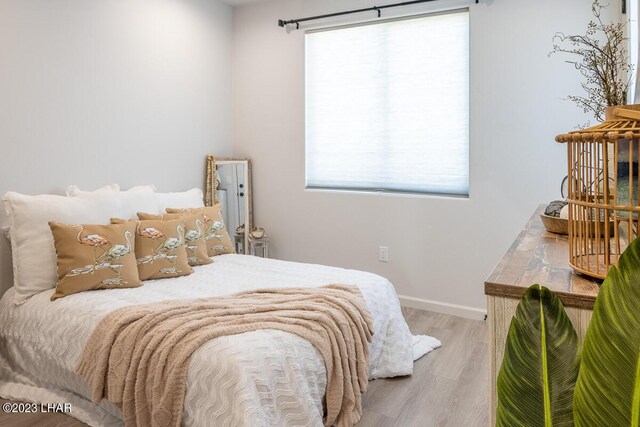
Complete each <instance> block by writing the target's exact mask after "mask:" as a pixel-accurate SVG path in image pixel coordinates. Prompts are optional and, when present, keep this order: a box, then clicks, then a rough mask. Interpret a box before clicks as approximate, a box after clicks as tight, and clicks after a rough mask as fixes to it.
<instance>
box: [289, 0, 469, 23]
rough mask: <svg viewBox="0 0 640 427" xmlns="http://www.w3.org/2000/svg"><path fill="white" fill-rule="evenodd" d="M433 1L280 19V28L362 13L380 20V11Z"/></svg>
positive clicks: (415, 1) (404, 2)
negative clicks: (372, 13) (376, 14)
mask: <svg viewBox="0 0 640 427" xmlns="http://www.w3.org/2000/svg"><path fill="white" fill-rule="evenodd" d="M432 1H437V0H414V1H403V2H400V3H393V4H385V5H383V6H373V7H367V8H365V9H354V10H345V11H344V12H335V13H327V14H326V15H316V16H309V17H306V18H297V19H289V20H288V21H285V20H283V19H278V26H280V27H284V26H286V25H289V24H296V27H297V28H300V23H301V22H305V21H315V20H316V19H324V18H332V17H334V16H342V15H350V14H352V13H362V12H378V18H380V15H381V13H380V11H381V10H382V9H388V8H390V7H399V6H409V5H412V4H418V3H428V2H432ZM478 2H479V0H476V3H478Z"/></svg>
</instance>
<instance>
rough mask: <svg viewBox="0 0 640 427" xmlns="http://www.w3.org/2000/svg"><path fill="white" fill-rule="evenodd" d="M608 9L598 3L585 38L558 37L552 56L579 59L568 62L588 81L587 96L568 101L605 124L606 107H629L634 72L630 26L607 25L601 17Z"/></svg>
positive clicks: (572, 96) (593, 6) (555, 39)
mask: <svg viewBox="0 0 640 427" xmlns="http://www.w3.org/2000/svg"><path fill="white" fill-rule="evenodd" d="M605 7H606V5H602V4H600V2H599V0H594V2H593V4H592V5H591V9H592V11H593V16H594V17H595V20H592V21H590V22H589V24H588V26H587V32H586V33H585V34H584V35H568V34H564V33H556V35H555V36H554V38H553V41H554V45H553V50H552V51H551V52H550V53H549V56H551V55H553V54H556V53H562V54H569V55H572V56H573V57H576V59H575V60H570V61H566V62H568V63H569V64H573V65H574V66H575V67H576V69H577V70H578V71H579V72H580V74H582V76H583V77H584V78H585V81H584V82H583V83H582V88H583V89H584V90H585V92H586V95H585V96H576V95H570V96H568V97H567V99H569V100H570V101H573V102H575V103H576V105H578V107H580V108H582V109H583V111H584V112H585V113H591V114H593V116H594V117H595V118H596V119H597V120H598V121H604V110H605V108H606V107H608V106H613V105H624V104H626V103H627V91H628V89H629V84H630V82H631V74H632V71H633V65H631V64H630V63H629V52H628V49H627V47H626V43H625V42H626V41H627V38H625V26H626V23H621V22H611V23H608V24H605V23H604V22H603V21H602V16H601V15H602V9H604V8H605Z"/></svg>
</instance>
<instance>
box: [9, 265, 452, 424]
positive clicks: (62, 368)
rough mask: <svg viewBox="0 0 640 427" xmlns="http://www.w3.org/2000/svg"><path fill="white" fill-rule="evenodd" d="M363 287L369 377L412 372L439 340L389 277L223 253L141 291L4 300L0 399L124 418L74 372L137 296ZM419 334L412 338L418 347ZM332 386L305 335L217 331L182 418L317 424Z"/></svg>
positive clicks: (87, 417)
mask: <svg viewBox="0 0 640 427" xmlns="http://www.w3.org/2000/svg"><path fill="white" fill-rule="evenodd" d="M330 283H340V284H354V285H358V287H359V288H360V290H361V291H362V293H363V295H364V298H365V300H366V302H367V306H368V307H369V310H370V311H371V315H372V317H373V323H374V335H373V341H372V343H371V347H370V350H371V351H370V354H371V369H370V378H379V377H389V376H397V375H408V374H411V373H412V371H413V360H414V358H417V357H420V356H421V355H423V354H425V353H427V352H428V351H430V350H432V349H433V348H436V347H438V346H439V345H440V343H439V341H438V340H436V339H434V338H431V337H424V336H423V337H412V336H411V334H410V333H409V329H408V327H407V324H406V323H405V320H404V318H403V317H402V313H401V312H400V305H399V303H398V298H397V296H396V294H395V291H394V289H393V286H392V285H391V283H390V282H389V281H388V280H386V279H384V278H382V277H380V276H377V275H374V274H371V273H365V272H361V271H354V270H344V269H339V268H333V267H325V266H319V265H310V264H299V263H292V262H285V261H276V260H269V259H262V258H256V257H251V256H243V255H224V256H218V257H216V258H215V263H213V264H210V265H206V266H202V267H196V272H195V273H194V274H192V275H190V276H185V277H180V278H175V279H164V280H156V281H149V282H145V283H144V286H142V287H140V288H135V289H118V290H107V291H91V292H84V293H80V294H75V295H71V296H68V297H65V298H62V299H60V300H57V301H55V302H51V301H49V297H50V296H51V294H52V293H53V290H52V291H45V292H42V293H40V294H38V295H35V296H34V297H32V298H31V299H30V300H29V301H27V302H26V303H25V304H23V305H20V306H15V305H13V304H12V302H11V301H12V297H13V289H10V290H9V291H7V293H6V294H5V295H4V297H3V298H2V300H0V397H3V398H7V399H15V400H23V401H30V402H37V403H53V402H69V403H71V404H72V407H73V410H72V414H71V415H72V416H74V417H76V418H78V419H80V420H81V421H84V422H86V423H88V424H90V425H99V426H105V425H121V424H122V421H121V416H122V413H121V412H120V410H119V409H118V408H117V407H116V406H114V405H112V404H110V403H109V402H106V401H104V400H103V401H102V403H101V404H100V405H99V406H97V405H93V404H92V403H91V402H90V401H89V400H88V399H87V396H89V393H88V390H87V387H86V385H85V383H84V382H83V380H82V378H80V377H79V376H78V375H77V374H76V373H75V366H76V364H77V362H78V360H79V357H80V355H81V353H82V351H83V349H84V345H85V342H86V341H87V339H88V338H89V336H90V335H91V332H92V331H93V330H94V328H95V327H96V325H97V324H98V322H99V321H100V320H101V319H102V318H103V317H104V316H105V315H106V314H107V313H109V312H110V311H112V310H114V309H116V308H119V307H122V306H126V305H133V304H142V303H150V302H156V301H164V300H171V299H188V298H199V297H210V296H218V295H225V294H230V293H234V292H238V291H243V290H250V289H257V288H267V287H314V286H321V285H326V284H330ZM413 341H415V342H416V345H415V347H416V351H415V354H414V345H413ZM325 386H326V374H325V368H324V364H323V361H322V357H321V355H320V353H319V352H318V351H317V350H316V349H315V348H314V347H313V346H312V345H311V344H309V343H308V342H307V341H305V340H303V339H302V338H300V337H298V336H296V335H291V334H288V333H285V332H280V331H274V330H263V331H256V332H250V333H245V334H241V335H233V336H228V337H222V338H217V339H214V340H211V341H209V342H208V343H207V344H205V345H204V346H202V347H201V348H200V349H199V350H197V351H196V352H195V353H194V354H193V357H192V358H191V362H190V366H189V373H188V382H187V387H188V388H187V395H186V399H185V407H184V411H185V413H184V418H183V424H184V425H187V426H210V425H215V426H275V425H277V426H283V425H299V426H320V425H322V415H323V409H322V401H323V396H324V391H325Z"/></svg>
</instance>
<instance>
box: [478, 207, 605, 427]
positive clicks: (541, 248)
mask: <svg viewBox="0 0 640 427" xmlns="http://www.w3.org/2000/svg"><path fill="white" fill-rule="evenodd" d="M543 211H544V205H542V206H540V207H539V208H538V209H537V210H536V212H535V213H534V214H533V216H532V217H531V219H530V220H529V222H528V223H527V225H526V226H525V228H524V230H522V232H521V233H520V235H518V238H517V239H516V240H515V242H513V244H512V245H511V247H510V248H509V250H508V251H507V253H506V254H505V255H504V257H502V259H501V260H500V262H499V263H498V265H497V266H496V268H495V269H494V270H493V272H492V273H491V275H490V276H489V277H488V278H487V280H486V281H485V282H484V293H485V295H486V296H487V316H488V318H487V320H488V323H489V389H490V390H489V393H490V394H489V405H490V407H489V411H490V413H489V421H490V423H491V426H494V425H495V420H496V405H497V393H496V379H497V377H498V371H499V370H500V365H501V364H502V357H503V355H504V346H505V342H506V339H507V333H508V331H509V325H510V324H511V319H512V317H513V315H514V314H515V312H516V307H517V306H518V302H519V301H520V298H521V297H522V295H523V294H524V292H525V291H526V290H527V288H529V286H531V285H533V284H540V285H543V286H546V287H547V288H549V289H551V290H552V291H553V292H554V293H555V294H556V295H557V296H558V297H559V298H560V300H561V301H562V304H564V307H565V309H566V311H567V314H568V315H569V318H570V319H571V322H572V323H573V326H574V328H575V329H576V332H577V333H578V337H579V338H580V340H582V339H583V338H584V334H585V332H586V330H587V326H588V325H589V321H590V320H591V314H592V312H593V304H594V302H595V300H596V296H597V295H598V290H599V285H600V283H601V282H600V281H597V280H594V279H590V278H588V277H586V276H581V275H578V274H575V273H574V272H573V270H572V269H571V267H570V266H569V263H568V260H569V243H568V241H567V236H562V235H559V234H553V233H549V232H548V231H546V230H545V228H544V226H543V225H542V221H541V220H540V213H541V212H543Z"/></svg>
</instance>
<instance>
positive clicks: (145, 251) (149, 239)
mask: <svg viewBox="0 0 640 427" xmlns="http://www.w3.org/2000/svg"><path fill="white" fill-rule="evenodd" d="M126 222H130V223H131V224H134V227H135V234H136V259H137V263H138V274H139V276H140V280H152V279H166V278H168V277H178V276H186V275H188V274H191V273H193V269H192V268H191V267H189V263H188V262H187V250H186V248H185V244H184V221H181V220H177V219H175V220H171V221H163V220H145V221H128V220H125V219H120V218H111V223H112V224H121V223H126Z"/></svg>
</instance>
